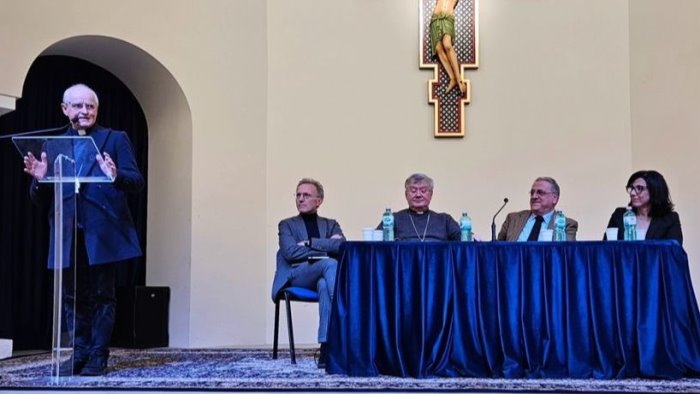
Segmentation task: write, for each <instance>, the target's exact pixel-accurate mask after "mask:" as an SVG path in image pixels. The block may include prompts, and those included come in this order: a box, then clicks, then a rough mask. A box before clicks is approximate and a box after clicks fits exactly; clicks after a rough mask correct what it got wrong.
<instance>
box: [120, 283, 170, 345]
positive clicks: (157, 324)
mask: <svg viewBox="0 0 700 394" xmlns="http://www.w3.org/2000/svg"><path fill="white" fill-rule="evenodd" d="M116 295H117V311H116V316H115V321H114V331H113V332H112V341H111V345H112V346H114V347H125V348H137V349H145V348H149V347H167V346H168V342H169V335H168V308H169V305H170V288H169V287H152V286H136V287H119V288H117V294H116Z"/></svg>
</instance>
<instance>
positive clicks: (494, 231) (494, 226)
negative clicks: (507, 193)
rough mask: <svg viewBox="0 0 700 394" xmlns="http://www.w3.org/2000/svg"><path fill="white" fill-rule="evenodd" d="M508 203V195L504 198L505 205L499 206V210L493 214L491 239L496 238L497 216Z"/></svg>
mask: <svg viewBox="0 0 700 394" xmlns="http://www.w3.org/2000/svg"><path fill="white" fill-rule="evenodd" d="M506 204H508V197H506V198H504V199H503V205H501V207H500V208H498V211H496V214H495V215H493V220H492V221H491V241H492V242H493V241H495V240H496V216H498V214H499V213H501V211H502V210H503V208H504V207H505V206H506Z"/></svg>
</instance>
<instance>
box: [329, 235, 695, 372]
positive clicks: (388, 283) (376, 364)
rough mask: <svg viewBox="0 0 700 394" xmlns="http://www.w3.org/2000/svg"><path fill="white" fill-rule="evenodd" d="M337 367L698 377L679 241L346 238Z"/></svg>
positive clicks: (332, 359) (334, 336) (333, 356)
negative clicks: (372, 239) (365, 239)
mask: <svg viewBox="0 0 700 394" xmlns="http://www.w3.org/2000/svg"><path fill="white" fill-rule="evenodd" d="M341 256H342V259H341V261H340V265H339V267H338V279H337V282H336V292H335V294H336V295H335V301H334V305H333V310H332V317H331V323H330V331H329V338H328V350H329V355H328V356H329V357H328V365H327V371H328V372H330V373H340V374H347V375H350V376H377V375H380V374H382V375H394V376H401V377H416V378H425V377H433V376H445V377H458V376H462V377H504V378H523V377H524V378H562V377H571V378H599V379H619V378H628V377H648V378H662V379H677V378H681V377H697V376H700V313H699V312H698V306H697V302H696V299H695V294H694V292H693V287H692V283H691V279H690V272H689V269H688V258H687V255H686V253H685V251H684V250H683V249H682V247H681V246H680V245H679V244H678V243H677V242H675V241H637V242H617V241H616V242H523V243H515V242H513V243H511V242H500V243H485V242H482V243H474V242H426V243H421V242H346V243H345V245H344V246H343V248H342V249H341Z"/></svg>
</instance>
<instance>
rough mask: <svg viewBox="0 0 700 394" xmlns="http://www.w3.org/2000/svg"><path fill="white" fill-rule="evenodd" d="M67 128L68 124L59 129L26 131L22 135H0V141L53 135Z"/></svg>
mask: <svg viewBox="0 0 700 394" xmlns="http://www.w3.org/2000/svg"><path fill="white" fill-rule="evenodd" d="M68 126H70V124H68V125H65V126H61V127H52V128H50V129H42V130H34V131H27V132H24V133H12V134H6V135H0V140H2V139H5V138H14V137H24V136H27V135H34V134H42V133H46V134H50V133H55V132H57V131H61V130H63V129H65V128H66V127H68Z"/></svg>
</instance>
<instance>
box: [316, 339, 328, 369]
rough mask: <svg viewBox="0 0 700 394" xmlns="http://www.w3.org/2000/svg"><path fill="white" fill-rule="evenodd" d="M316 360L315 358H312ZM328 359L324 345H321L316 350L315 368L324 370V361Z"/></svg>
mask: <svg viewBox="0 0 700 394" xmlns="http://www.w3.org/2000/svg"><path fill="white" fill-rule="evenodd" d="M314 358H316V357H314ZM327 358H328V350H327V349H326V344H325V343H321V348H320V349H318V358H317V359H316V366H317V367H318V368H319V369H326V361H327Z"/></svg>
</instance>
